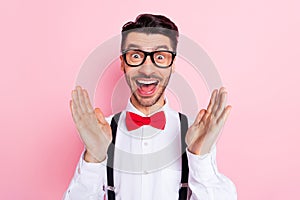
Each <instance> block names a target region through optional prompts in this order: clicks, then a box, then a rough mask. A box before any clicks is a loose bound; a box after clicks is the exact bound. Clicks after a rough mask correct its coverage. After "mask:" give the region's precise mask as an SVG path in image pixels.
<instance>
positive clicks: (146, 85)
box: [120, 32, 174, 107]
mask: <svg viewBox="0 0 300 200" xmlns="http://www.w3.org/2000/svg"><path fill="white" fill-rule="evenodd" d="M124 49H125V50H128V49H135V50H136V49H139V50H143V51H145V52H152V51H158V50H169V51H174V49H172V47H171V41H170V39H169V37H167V36H165V35H162V34H145V33H139V32H131V33H129V34H128V35H127V38H126V41H125V45H124ZM132 56H138V55H132ZM120 59H121V69H122V70H123V71H124V73H125V76H126V80H127V83H128V85H129V87H130V89H131V93H132V98H134V99H132V100H135V101H136V102H137V103H138V104H139V105H141V106H144V107H149V106H152V105H154V104H155V103H157V102H158V101H161V100H162V101H163V98H164V91H165V88H166V86H167V85H168V82H169V79H170V76H171V73H172V72H173V71H174V64H172V66H171V67H168V68H159V67H157V66H155V64H154V63H153V62H152V61H151V58H150V56H147V57H146V60H145V62H144V63H143V64H142V65H140V66H138V67H130V66H128V65H127V64H126V62H125V60H124V59H123V57H122V56H120Z"/></svg>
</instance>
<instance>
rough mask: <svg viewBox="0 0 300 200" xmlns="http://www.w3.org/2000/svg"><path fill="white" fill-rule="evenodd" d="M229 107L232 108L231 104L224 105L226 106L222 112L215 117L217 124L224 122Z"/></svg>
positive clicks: (229, 109)
mask: <svg viewBox="0 0 300 200" xmlns="http://www.w3.org/2000/svg"><path fill="white" fill-rule="evenodd" d="M231 109H232V106H231V105H228V106H226V108H225V109H224V111H223V112H222V114H221V116H220V117H219V118H218V119H217V124H224V123H225V122H226V120H227V118H228V116H229V114H230V111H231Z"/></svg>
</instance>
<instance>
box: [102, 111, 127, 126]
mask: <svg viewBox="0 0 300 200" xmlns="http://www.w3.org/2000/svg"><path fill="white" fill-rule="evenodd" d="M119 113H120V114H122V113H123V111H120V112H118V113H114V114H111V115H109V116H107V117H105V120H106V121H107V123H109V124H110V123H111V120H112V118H113V117H114V116H115V115H117V114H119Z"/></svg>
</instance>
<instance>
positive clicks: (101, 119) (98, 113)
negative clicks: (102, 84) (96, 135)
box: [94, 108, 106, 124]
mask: <svg viewBox="0 0 300 200" xmlns="http://www.w3.org/2000/svg"><path fill="white" fill-rule="evenodd" d="M94 111H95V115H96V117H97V119H98V121H99V122H100V123H101V124H105V123H106V120H105V118H104V115H103V113H102V111H101V110H100V108H95V110H94Z"/></svg>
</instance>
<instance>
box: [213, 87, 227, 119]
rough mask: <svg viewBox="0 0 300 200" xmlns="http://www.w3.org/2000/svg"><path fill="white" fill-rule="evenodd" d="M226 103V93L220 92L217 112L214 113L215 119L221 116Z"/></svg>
mask: <svg viewBox="0 0 300 200" xmlns="http://www.w3.org/2000/svg"><path fill="white" fill-rule="evenodd" d="M226 102H227V92H225V91H224V92H222V93H221V94H220V102H219V106H218V109H217V111H216V113H215V116H216V117H217V118H218V117H219V116H220V115H221V114H222V112H223V110H224V108H225V105H226Z"/></svg>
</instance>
